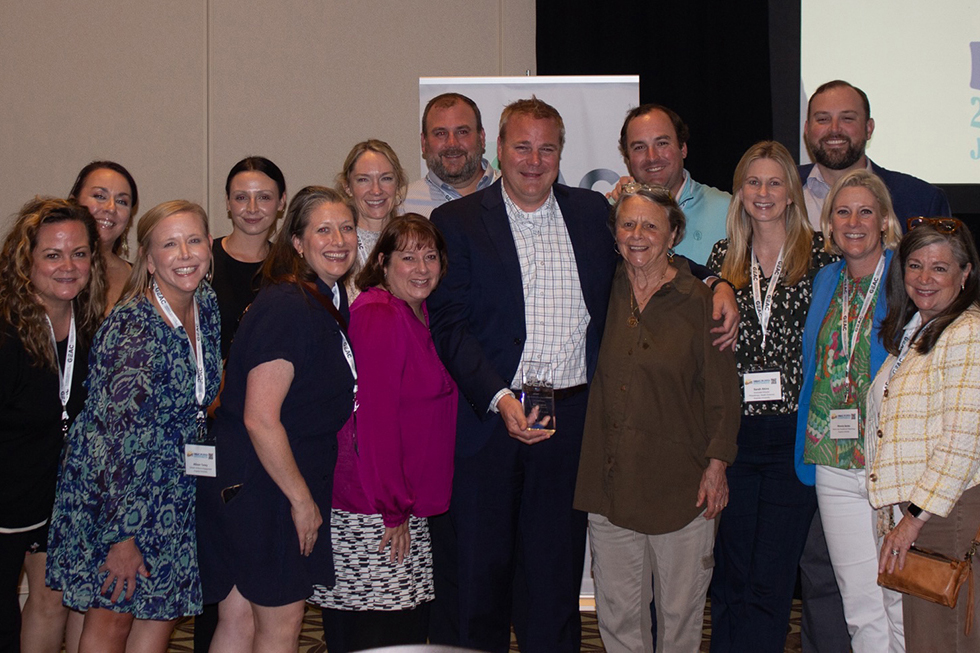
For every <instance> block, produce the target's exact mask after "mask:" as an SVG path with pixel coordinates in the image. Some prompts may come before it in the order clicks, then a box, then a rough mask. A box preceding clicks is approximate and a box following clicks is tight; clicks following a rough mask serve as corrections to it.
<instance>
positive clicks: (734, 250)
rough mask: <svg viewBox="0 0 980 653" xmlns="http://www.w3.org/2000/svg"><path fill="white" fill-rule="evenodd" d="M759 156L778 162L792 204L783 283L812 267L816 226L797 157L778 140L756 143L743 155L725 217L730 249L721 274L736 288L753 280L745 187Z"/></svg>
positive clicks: (795, 280)
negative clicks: (812, 223) (808, 212)
mask: <svg viewBox="0 0 980 653" xmlns="http://www.w3.org/2000/svg"><path fill="white" fill-rule="evenodd" d="M759 159H770V160H772V161H775V162H776V163H778V164H779V167H780V168H782V171H783V176H784V177H785V182H786V191H787V194H788V195H789V199H790V204H789V206H787V207H786V217H785V220H786V244H785V245H784V249H783V273H782V278H781V283H782V284H783V285H784V286H795V285H796V284H797V283H799V282H800V280H801V279H803V278H804V277H805V276H806V274H807V272H809V271H810V265H811V259H812V255H811V250H812V248H813V227H811V226H810V222H809V220H807V215H806V204H805V203H804V200H803V186H802V184H801V183H800V175H799V173H798V172H797V169H796V164H795V163H794V162H793V157H792V156H791V155H790V153H789V151H788V150H787V149H786V148H785V147H783V146H782V145H781V144H779V143H777V142H776V141H760V142H758V143H756V144H755V145H753V146H752V147H750V148H749V149H748V150H747V151H746V152H745V154H743V155H742V158H741V160H740V161H739V162H738V165H737V166H736V167H735V176H734V179H733V180H732V190H733V191H734V195H733V196H732V202H731V204H729V206H728V215H727V216H726V218H725V229H726V231H727V232H728V253H727V254H725V260H724V262H723V263H722V264H721V276H722V277H724V278H725V279H727V280H728V281H730V282H731V283H732V285H734V286H735V287H736V288H743V287H745V286H746V285H748V283H749V278H750V276H751V265H752V218H751V217H749V214H748V213H747V212H746V211H745V204H744V203H743V202H742V193H741V188H742V186H743V185H744V184H745V178H746V177H747V176H748V170H749V166H750V165H751V164H752V163H753V162H754V161H758V160H759Z"/></svg>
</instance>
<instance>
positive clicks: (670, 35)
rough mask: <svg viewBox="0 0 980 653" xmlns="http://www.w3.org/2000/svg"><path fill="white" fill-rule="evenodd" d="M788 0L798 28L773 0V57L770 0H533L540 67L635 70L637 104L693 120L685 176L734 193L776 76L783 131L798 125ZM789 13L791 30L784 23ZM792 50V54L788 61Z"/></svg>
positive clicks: (564, 71) (769, 121)
mask: <svg viewBox="0 0 980 653" xmlns="http://www.w3.org/2000/svg"><path fill="white" fill-rule="evenodd" d="M777 2H778V0H777ZM786 4H789V5H795V7H796V8H795V15H796V23H795V33H794V29H793V27H792V25H793V23H792V20H793V19H792V14H793V12H792V10H791V11H789V12H786V11H785V10H778V9H776V8H775V7H774V9H773V14H772V17H773V20H774V21H775V22H776V23H778V27H779V30H778V31H774V32H773V37H774V38H773V41H774V43H773V48H774V49H773V50H772V52H773V54H772V55H771V54H770V52H771V49H770V16H771V13H770V8H769V2H767V1H766V0H742V1H741V2H708V1H707V0H690V1H687V2H685V1H675V2H662V1H657V0H651V1H647V2H629V1H625V0H612V1H610V2H601V3H599V2H567V1H559V0H537V66H538V68H537V70H538V74H539V75H623V74H638V75H639V76H640V102H641V103H642V102H657V103H660V104H663V105H666V106H668V107H670V108H672V109H674V110H675V111H677V112H678V113H679V114H680V115H681V117H682V118H683V119H684V121H685V122H687V124H688V126H689V127H690V130H691V137H690V140H689V141H688V157H687V161H686V167H687V169H688V170H689V171H690V172H691V175H692V176H693V177H694V178H695V179H697V180H698V181H700V182H702V183H707V184H710V185H712V186H716V187H718V188H721V189H724V190H727V191H731V186H732V174H733V172H734V171H735V165H736V164H737V163H738V160H739V158H740V157H741V156H742V154H743V153H744V152H745V150H746V149H747V148H748V147H749V146H750V145H752V144H753V143H755V142H756V141H759V140H763V139H768V138H773V137H774V133H776V131H774V121H773V98H774V91H773V76H774V75H775V76H777V77H778V78H779V80H782V82H783V83H784V84H785V82H786V80H787V79H788V80H789V84H790V86H791V87H790V88H789V89H788V90H787V89H786V88H785V87H784V86H779V87H777V89H776V91H775V97H776V98H777V101H780V102H786V101H788V102H790V103H791V105H792V106H789V107H786V108H785V109H780V111H779V115H780V116H781V117H782V120H781V121H778V125H777V126H778V127H779V130H780V131H783V130H785V129H786V126H787V125H789V126H791V127H792V128H793V129H794V130H795V121H796V120H798V115H799V114H798V108H797V106H796V104H795V103H797V102H798V97H799V54H798V53H799V3H793V2H788V3H786ZM787 13H788V14H789V16H790V18H789V23H790V28H789V29H785V28H784V22H785V16H786V15H787ZM783 31H786V32H788V33H786V34H782V33H781V32H783ZM793 39H795V45H794V44H793V43H792V40H793ZM787 46H788V47H787ZM794 48H795V52H796V53H797V54H796V61H795V62H793V61H787V60H786V57H787V56H789V57H791V56H792V53H793V51H794ZM773 57H775V61H773ZM793 68H795V70H793ZM794 86H795V88H793V87H794ZM787 98H788V99H787ZM784 111H788V112H789V115H788V118H787V117H786V116H784V115H783V112H784ZM781 136H782V137H780V138H778V140H780V141H782V142H783V144H784V145H786V146H787V147H791V146H795V145H796V144H795V143H794V142H793V139H794V138H795V137H788V136H787V135H785V134H781ZM569 138H575V135H574V134H569ZM787 140H788V141H789V142H787ZM795 149H798V148H797V147H791V151H793V150H795Z"/></svg>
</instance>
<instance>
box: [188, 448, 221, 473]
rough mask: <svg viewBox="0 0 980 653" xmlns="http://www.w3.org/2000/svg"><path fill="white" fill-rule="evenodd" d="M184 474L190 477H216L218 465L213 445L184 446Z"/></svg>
mask: <svg viewBox="0 0 980 653" xmlns="http://www.w3.org/2000/svg"><path fill="white" fill-rule="evenodd" d="M184 473H185V474H188V475H190V476H211V477H215V476H217V475H218V464H217V457H216V455H215V447H214V445H213V444H185V445H184Z"/></svg>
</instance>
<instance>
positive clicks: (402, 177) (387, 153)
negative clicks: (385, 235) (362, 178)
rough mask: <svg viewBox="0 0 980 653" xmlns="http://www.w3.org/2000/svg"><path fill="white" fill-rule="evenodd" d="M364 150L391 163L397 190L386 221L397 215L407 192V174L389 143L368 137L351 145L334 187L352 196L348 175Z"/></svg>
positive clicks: (355, 217)
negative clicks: (376, 154) (374, 153)
mask: <svg viewBox="0 0 980 653" xmlns="http://www.w3.org/2000/svg"><path fill="white" fill-rule="evenodd" d="M365 152H377V153H378V154H380V155H381V156H383V157H384V158H386V159H388V163H390V164H391V167H392V169H393V170H394V171H395V182H396V183H397V184H398V192H397V194H396V195H395V202H394V203H393V204H392V205H391V213H389V214H388V216H387V217H386V218H385V221H386V222H387V221H388V220H391V219H392V218H393V217H395V216H396V215H398V207H399V206H401V205H402V202H404V201H405V195H406V194H407V193H408V174H406V172H405V168H403V167H402V164H401V162H400V161H399V160H398V155H397V154H395V150H393V149H392V148H391V146H390V145H388V144H387V143H385V142H384V141H381V140H378V139H376V138H369V139H368V140H366V141H361V142H360V143H358V144H357V145H355V146H354V147H352V148H351V151H350V152H348V153H347V158H346V159H344V168H343V170H341V171H340V172H339V173H338V174H337V178H336V180H335V184H336V188H337V190H338V191H340V192H341V193H343V194H344V195H345V196H347V197H352V195H351V193H350V190H349V189H350V176H351V173H352V172H353V171H354V166H355V165H356V164H357V160H358V159H360V158H361V155H362V154H364V153H365ZM354 221H355V222H356V221H357V211H354Z"/></svg>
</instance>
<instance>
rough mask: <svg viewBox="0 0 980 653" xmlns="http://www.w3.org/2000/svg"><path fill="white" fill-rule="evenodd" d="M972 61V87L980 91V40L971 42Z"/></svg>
mask: <svg viewBox="0 0 980 653" xmlns="http://www.w3.org/2000/svg"><path fill="white" fill-rule="evenodd" d="M970 61H972V62H973V65H972V66H971V70H972V72H971V73H970V88H975V89H977V90H978V91H980V41H973V42H972V43H970Z"/></svg>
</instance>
